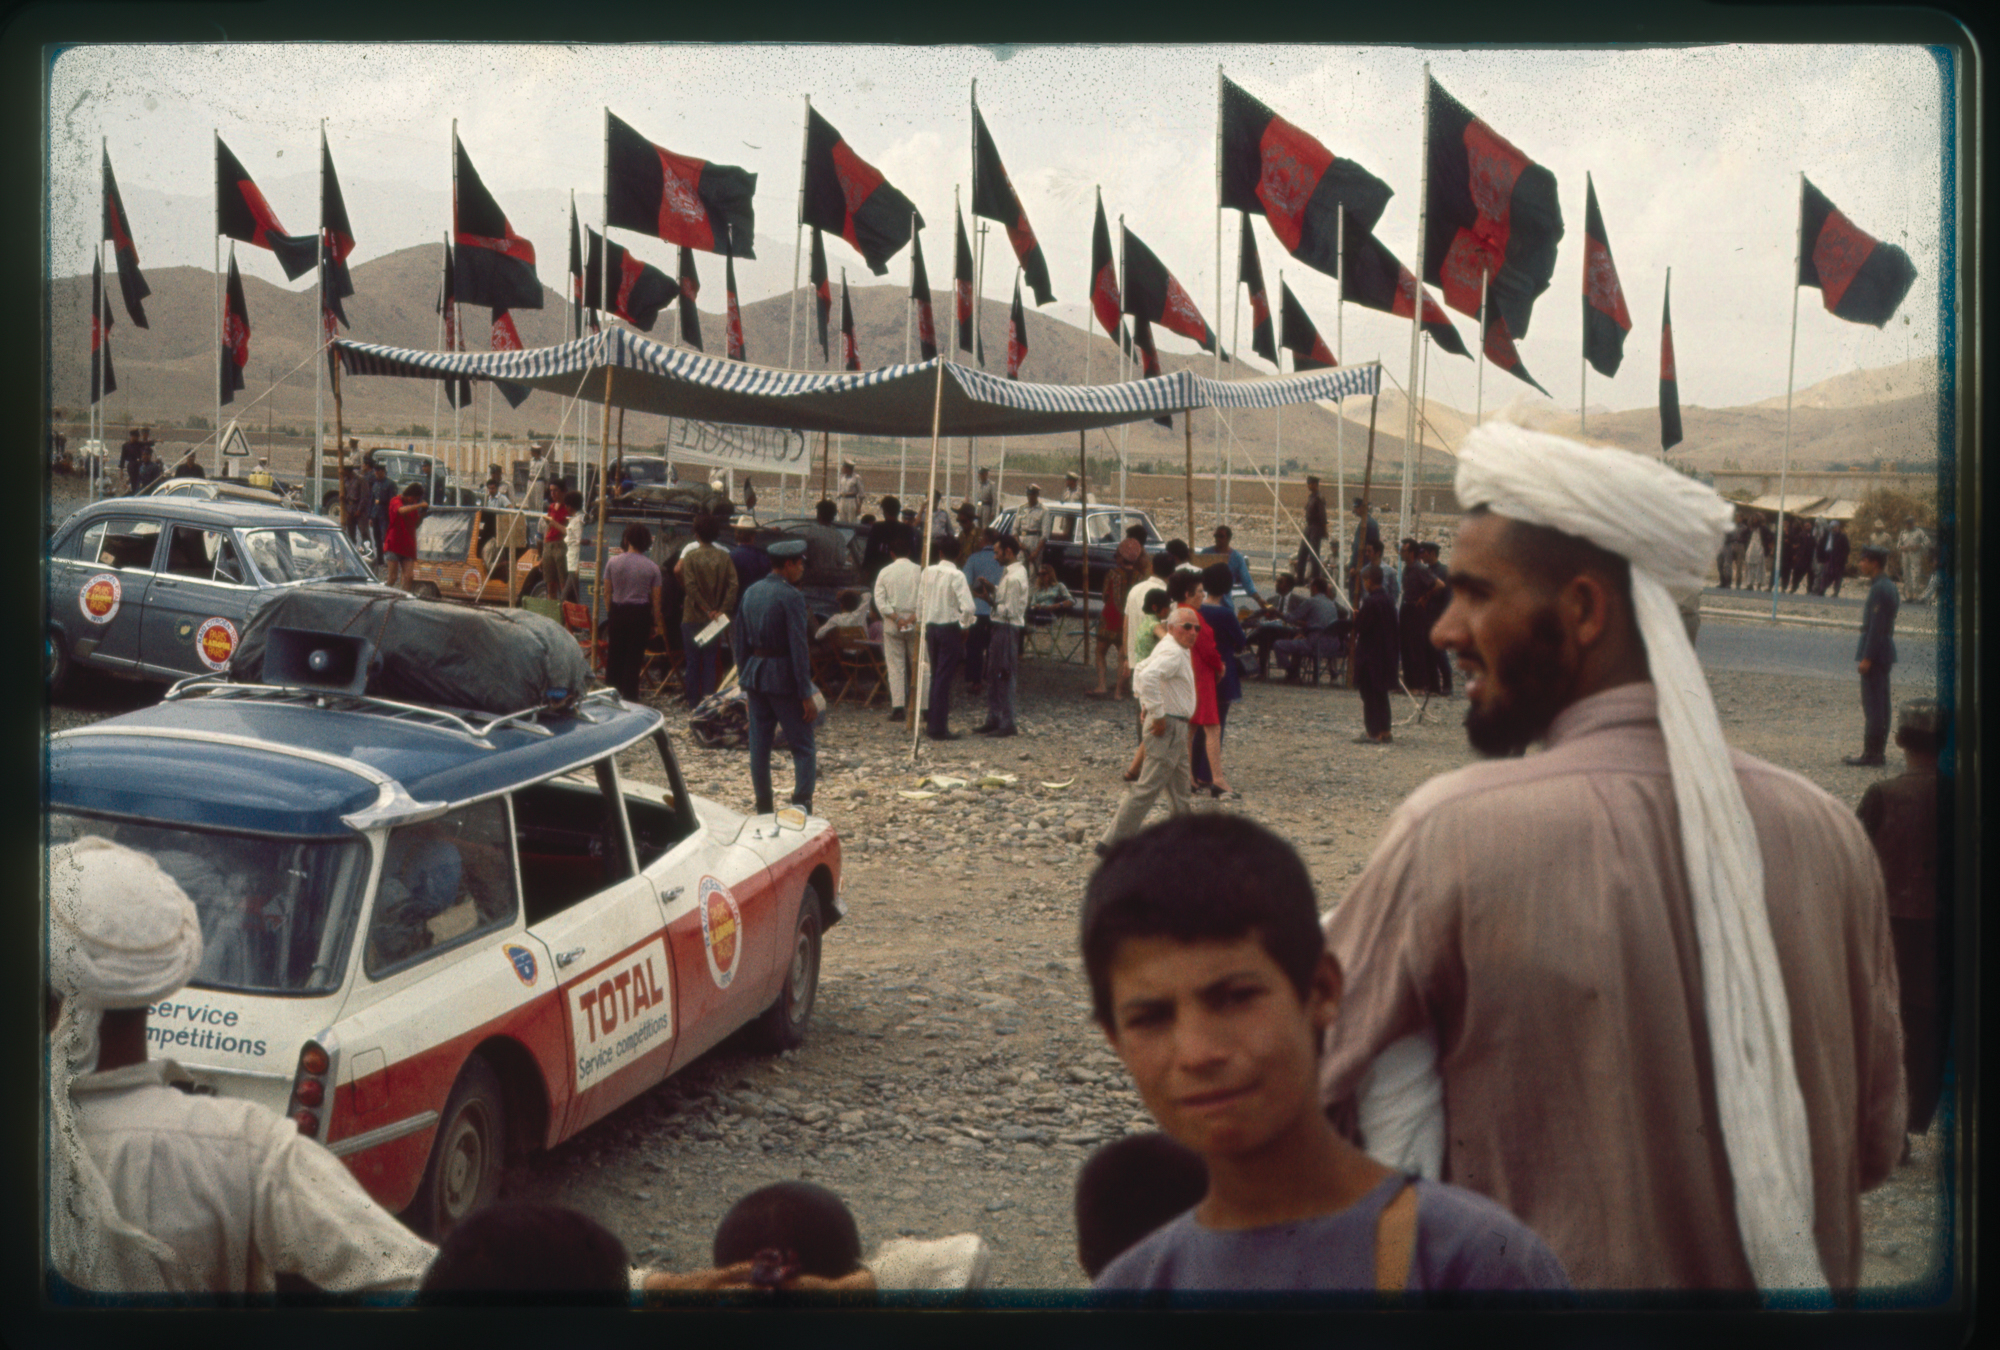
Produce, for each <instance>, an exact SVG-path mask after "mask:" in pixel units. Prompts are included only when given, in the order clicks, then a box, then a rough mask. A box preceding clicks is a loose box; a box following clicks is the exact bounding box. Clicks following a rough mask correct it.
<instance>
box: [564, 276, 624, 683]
mask: <svg viewBox="0 0 2000 1350" xmlns="http://www.w3.org/2000/svg"><path fill="white" fill-rule="evenodd" d="M604 256H605V257H606V258H609V257H610V256H611V255H610V253H609V252H608V251H607V252H606V253H605V255H604ZM605 270H606V271H609V270H610V269H609V268H606V269H605ZM611 374H612V370H611V366H610V364H609V363H608V362H607V363H606V364H605V367H604V416H603V417H602V418H601V419H599V422H598V432H597V562H596V565H595V567H594V568H593V571H592V574H591V584H590V669H591V672H592V673H593V674H595V673H598V672H600V671H602V670H603V669H604V664H603V663H601V662H600V661H599V660H598V659H597V653H598V645H597V631H598V622H597V616H598V614H599V613H600V612H601V611H602V610H603V608H604V517H605V515H606V514H607V513H608V512H609V510H610V508H611V491H610V488H611V484H610V483H609V482H607V481H606V479H607V477H608V474H609V470H610V467H611V466H610V464H609V462H608V461H609V460H610V458H611V456H610V445H611ZM618 452H619V454H621V455H622V454H624V453H625V410H624V409H623V408H620V409H619V410H618ZM576 551H577V553H578V554H581V553H582V552H583V545H582V544H581V543H579V544H578V545H577V548H576ZM582 561H583V559H582V558H581V557H576V558H571V559H570V560H569V565H570V574H571V575H572V576H574V575H575V574H576V573H577V572H578V571H580V570H581V569H580V568H578V566H577V564H578V563H580V562H582ZM556 599H557V600H561V599H562V597H561V596H557V597H556Z"/></svg>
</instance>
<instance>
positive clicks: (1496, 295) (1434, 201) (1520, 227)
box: [1424, 80, 1563, 339]
mask: <svg viewBox="0 0 2000 1350" xmlns="http://www.w3.org/2000/svg"><path fill="white" fill-rule="evenodd" d="M1426 159H1427V160H1428V172H1429V193H1430V198H1429V201H1428V202H1427V203H1426V207H1427V210H1428V212H1429V215H1428V217H1427V219H1426V222H1425V225H1424V280H1425V281H1428V282H1431V283H1432V284H1433V285H1435V286H1437V287H1438V289H1439V290H1441V291H1442V292H1443V293H1444V302H1445V303H1446V304H1447V305H1450V306H1451V307H1452V308H1453V309H1455V310H1457V311H1458V312H1459V313H1461V314H1470V315H1473V316H1474V317H1475V318H1476V317H1477V316H1478V314H1479V278H1480V276H1481V274H1484V275H1485V276H1486V277H1487V278H1488V280H1487V284H1486V307H1487V308H1488V309H1489V310H1491V309H1494V308H1496V307H1497V308H1498V309H1499V311H1500V314H1501V316H1502V317H1503V318H1504V319H1505V320H1506V332H1507V333H1508V334H1509V335H1510V338H1514V339H1517V338H1524V337H1526V336H1527V335H1528V318H1529V316H1530V315H1531V314H1532V313H1533V312H1534V308H1535V299H1536V297H1537V296H1539V295H1541V293H1542V292H1543V291H1545V290H1547V289H1548V288H1549V278H1550V277H1551V276H1553V275H1554V273H1555V269H1556V243H1557V241H1558V240H1560V239H1561V238H1562V235H1563V223H1562V208H1561V207H1560V206H1559V205H1558V204H1557V203H1556V179H1555V175H1554V174H1552V173H1550V172H1549V171H1548V170H1547V169H1545V168H1543V167H1542V166H1541V165H1539V164H1537V163H1535V162H1534V161H1533V160H1531V159H1529V158H1528V157H1527V156H1526V155H1524V154H1522V153H1521V152H1520V151H1519V150H1517V149H1515V148H1514V146H1513V145H1512V144H1511V143H1509V142H1508V141H1506V140H1504V139H1502V138H1501V136H1500V135H1499V133H1498V132H1496V131H1494V130H1493V128H1491V127H1489V126H1487V125H1486V123H1484V122H1482V121H1480V120H1479V119H1478V118H1476V117H1474V116H1473V115H1472V114H1471V113H1470V112H1468V111H1467V110H1466V108H1465V105H1464V104H1462V103H1460V102H1459V101H1458V100H1457V99H1455V98H1453V97H1452V96H1451V95H1450V94H1447V93H1446V92H1445V91H1444V86H1442V85H1440V84H1439V83H1438V82H1437V81H1436V80H1432V81H1430V144H1429V146H1428V147H1427V152H1426Z"/></svg>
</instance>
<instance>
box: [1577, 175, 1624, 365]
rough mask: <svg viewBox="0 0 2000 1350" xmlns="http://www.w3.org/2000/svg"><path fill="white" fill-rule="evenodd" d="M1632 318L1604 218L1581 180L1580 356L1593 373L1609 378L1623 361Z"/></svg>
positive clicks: (1594, 193) (1592, 189)
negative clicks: (1581, 345)
mask: <svg viewBox="0 0 2000 1350" xmlns="http://www.w3.org/2000/svg"><path fill="white" fill-rule="evenodd" d="M1631 331H1632V315H1631V314H1630V313H1629V312H1628V311H1627V310H1626V308H1625V288H1624V287H1622V286H1620V285H1619V284H1618V266H1617V264H1616V263H1613V262H1612V261H1611V242H1610V240H1608V239H1606V238H1605V237H1604V217H1603V216H1601V215H1599V214H1598V212H1597V187H1596V185H1595V184H1593V183H1592V182H1591V181H1590V175H1589V174H1585V175H1584V176H1583V355H1584V358H1585V359H1586V360H1588V361H1589V362H1590V364H1591V365H1593V366H1595V367H1596V368H1597V373H1598V374H1599V375H1603V376H1607V377H1608V376H1612V375H1616V374H1617V373H1618V363H1619V362H1620V361H1622V360H1624V359H1625V335H1626V334H1627V333H1629V332H1631Z"/></svg>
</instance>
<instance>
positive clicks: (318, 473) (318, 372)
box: [307, 117, 327, 510]
mask: <svg viewBox="0 0 2000 1350" xmlns="http://www.w3.org/2000/svg"><path fill="white" fill-rule="evenodd" d="M326 159H327V154H326V119H325V118H324V117H322V118H320V119H319V229H318V230H317V231H315V234H316V236H317V238H316V240H315V243H316V245H317V255H318V258H319V271H318V287H319V313H317V314H315V315H313V329H314V332H313V352H314V354H315V356H317V355H319V354H320V353H322V352H324V351H325V348H326V338H327V334H326ZM325 370H326V363H325V362H324V361H319V360H315V361H314V362H313V446H312V483H313V485H312V496H311V497H310V498H308V500H307V504H308V505H310V506H312V507H313V508H314V509H315V510H316V509H318V506H319V501H320V498H321V497H323V496H325V495H326V489H325V487H324V486H323V485H322V483H321V479H322V478H323V476H324V467H323V466H324V465H325V462H326V459H325V456H326V401H325V399H324V397H323V396H322V394H321V389H322V387H323V386H324V384H325V379H324V376H325Z"/></svg>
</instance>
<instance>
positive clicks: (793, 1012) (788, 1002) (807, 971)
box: [757, 886, 820, 1051]
mask: <svg viewBox="0 0 2000 1350" xmlns="http://www.w3.org/2000/svg"><path fill="white" fill-rule="evenodd" d="M819 947H820V917H819V892H818V891H816V890H814V889H813V888H812V887H811V886H808V887H806V892H805V895H804V896H802V897H801V898H800V900H799V921H798V923H797V925H796V926H795V927H794V928H793V929H792V958H791V963H790V965H789V966H787V967H786V970H785V982H784V984H783V985H781V986H779V989H778V997H777V1001H776V1002H774V1003H772V1004H771V1006H770V1008H769V1009H768V1010H766V1011H765V1013H764V1017H763V1020H762V1021H760V1022H759V1023H758V1024H757V1039H758V1040H759V1041H760V1042H762V1043H763V1045H764V1047H765V1048H766V1049H768V1050H773V1051H778V1050H796V1049H797V1048H798V1047H799V1046H801V1045H803V1044H804V1043H805V1039H806V1023H808V1022H810V1021H811V1020H812V1010H813V1001H814V999H815V998H816V997H817V996H818V994H819Z"/></svg>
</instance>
